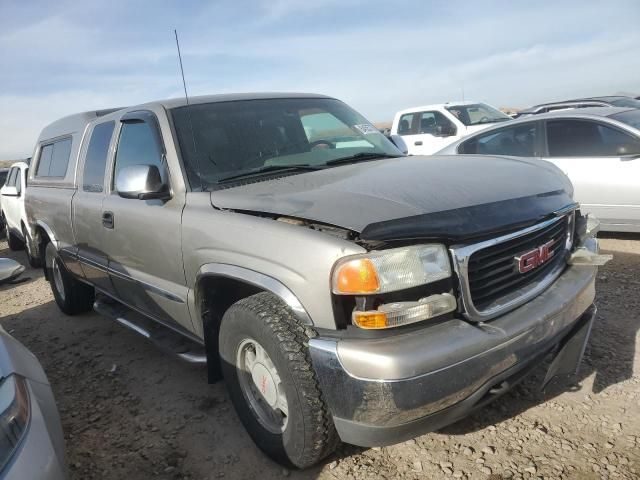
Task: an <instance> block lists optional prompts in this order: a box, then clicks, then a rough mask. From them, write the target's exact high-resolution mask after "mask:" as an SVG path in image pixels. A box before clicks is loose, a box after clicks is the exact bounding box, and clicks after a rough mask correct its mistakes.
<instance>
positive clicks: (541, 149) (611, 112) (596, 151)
mask: <svg viewBox="0 0 640 480" xmlns="http://www.w3.org/2000/svg"><path fill="white" fill-rule="evenodd" d="M459 154H472V155H478V154H481V155H510V156H517V157H538V158H542V159H544V160H548V161H550V162H552V163H553V164H554V165H556V166H558V167H559V168H560V169H561V170H562V171H563V172H564V173H566V174H567V175H568V176H569V178H570V179H571V182H572V183H573V185H574V188H575V198H576V200H577V201H578V202H580V204H581V209H582V211H584V212H587V213H592V214H594V215H595V216H597V217H598V218H599V219H600V221H601V222H602V225H601V227H602V230H608V231H618V232H640V195H639V194H638V192H639V191H640V110H638V109H629V108H614V107H602V108H582V109H576V110H564V111H558V112H551V113H545V114H541V115H536V116H534V117H525V118H519V119H517V120H514V121H512V122H509V123H508V124H505V125H502V126H499V127H495V128H490V129H487V130H485V131H483V132H482V133H479V134H476V135H470V136H468V137H465V138H464V139H462V140H460V141H458V142H456V143H454V144H452V145H449V146H448V147H446V148H444V149H442V150H440V151H439V152H438V153H437V155H459Z"/></svg>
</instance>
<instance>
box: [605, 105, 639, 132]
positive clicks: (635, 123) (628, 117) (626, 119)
mask: <svg viewBox="0 0 640 480" xmlns="http://www.w3.org/2000/svg"><path fill="white" fill-rule="evenodd" d="M611 118H613V119H615V120H618V121H619V122H623V123H626V124H627V125H631V126H632V127H633V128H637V129H638V130H640V110H629V111H627V112H622V113H616V114H614V115H611Z"/></svg>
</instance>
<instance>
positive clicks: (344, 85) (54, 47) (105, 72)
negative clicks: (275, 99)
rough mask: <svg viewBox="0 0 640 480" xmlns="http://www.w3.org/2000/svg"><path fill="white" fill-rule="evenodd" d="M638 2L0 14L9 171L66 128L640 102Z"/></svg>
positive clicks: (175, 5)
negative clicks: (207, 106)
mask: <svg viewBox="0 0 640 480" xmlns="http://www.w3.org/2000/svg"><path fill="white" fill-rule="evenodd" d="M639 24H640V1H639V0H609V1H607V2H604V1H594V0H581V1H571V0H569V1H562V2H559V1H555V0H554V1H546V0H529V1H520V2H515V1H488V0H486V1H485V0H478V1H466V2H463V1H456V0H454V1H431V0H395V1H394V0H382V1H378V0H234V1H226V0H217V1H208V2H205V1H189V0H183V1H180V2H178V1H174V2H170V1H163V0H156V1H152V0H127V1H121V0H109V1H102V2H97V1H91V0H84V1H77V0H76V1H68V0H58V1H56V2H49V1H37V0H36V1H28V2H25V1H23V0H17V1H13V0H0V159H12V158H21V157H26V156H30V155H31V152H32V150H33V148H34V144H35V141H36V139H37V136H38V134H39V132H40V130H41V129H42V128H43V127H44V126H45V125H47V124H48V123H50V122H52V121H54V120H56V119H58V118H60V117H63V116H65V115H69V114H72V113H76V112H80V111H86V110H93V109H101V108H109V107H115V106H126V105H135V104H138V103H144V102H147V101H150V100H154V99H164V98H171V97H177V96H181V95H184V92H183V89H182V81H181V78H180V71H179V64H178V59H177V53H176V45H175V38H174V34H173V29H174V28H175V29H177V30H178V34H179V36H180V47H181V50H182V56H183V63H184V70H185V76H186V81H187V89H188V92H189V94H190V95H204V94H213V93H224V92H252V91H296V92H315V93H324V94H327V95H331V96H334V97H337V98H340V99H341V100H344V101H345V102H347V103H348V104H350V105H351V106H352V107H354V108H355V109H356V110H358V111H359V112H361V113H362V114H364V115H365V117H367V118H368V119H369V120H371V121H373V122H381V121H390V120H391V119H392V117H393V114H394V113H395V112H396V111H398V110H401V109H404V108H408V107H411V106H417V105H425V104H429V103H442V102H446V101H453V100H459V99H461V97H462V96H463V92H464V97H465V98H466V99H467V100H478V101H484V102H487V103H490V104H493V105H495V106H498V107H500V106H509V107H527V106H530V105H533V104H536V103H541V102H546V101H553V100H562V99H568V98H571V97H580V96H590V95H606V94H614V93H618V92H632V93H636V94H637V95H640V55H639V54H638V46H639V45H640V29H639V28H638V25H639Z"/></svg>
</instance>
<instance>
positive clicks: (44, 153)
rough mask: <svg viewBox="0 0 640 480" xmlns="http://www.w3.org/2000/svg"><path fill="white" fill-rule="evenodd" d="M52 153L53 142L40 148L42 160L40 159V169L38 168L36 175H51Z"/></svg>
mask: <svg viewBox="0 0 640 480" xmlns="http://www.w3.org/2000/svg"><path fill="white" fill-rule="evenodd" d="M52 153H53V145H52V144H49V145H45V146H43V147H42V148H41V149H40V161H38V170H36V177H46V176H48V175H49V166H50V165H51V154H52Z"/></svg>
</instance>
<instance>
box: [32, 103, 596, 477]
mask: <svg viewBox="0 0 640 480" xmlns="http://www.w3.org/2000/svg"><path fill="white" fill-rule="evenodd" d="M392 140H393V141H390V140H389V139H388V138H386V137H385V136H383V135H382V134H381V133H380V132H379V131H378V130H377V129H376V128H374V127H373V126H372V125H371V124H370V123H369V122H368V121H367V120H366V119H364V118H363V117H362V116H361V115H360V114H358V113H356V112H355V111H353V110H352V109H351V108H349V107H348V106H347V105H345V104H344V103H342V102H340V101H339V100H336V99H333V98H330V97H325V96H320V95H309V94H242V95H217V96H206V97H198V98H194V99H189V100H167V101H161V102H153V103H148V104H144V105H138V106H134V107H128V108H121V109H114V110H105V111H94V112H86V113H81V114H77V115H72V116H70V117H66V118H63V119H61V120H58V121H57V122H54V123H52V124H51V125H49V126H47V127H46V128H45V129H44V130H43V131H42V133H41V135H40V138H39V139H38V143H37V145H36V149H35V152H34V155H33V158H34V160H33V164H32V168H31V169H30V174H29V187H28V189H27V192H26V211H27V219H28V223H29V225H27V229H28V239H27V241H29V242H31V245H30V248H31V250H30V251H31V252H34V255H36V256H38V257H39V258H40V260H41V261H42V262H43V265H44V268H45V275H46V277H47V279H48V280H49V282H50V285H51V289H52V291H53V294H54V296H55V300H56V302H57V304H58V306H59V307H60V309H61V310H62V311H63V312H64V313H66V314H69V315H73V314H76V313H80V312H85V311H88V310H90V309H92V308H93V309H95V310H96V311H98V312H99V313H101V314H103V315H106V316H108V317H111V318H113V319H114V320H116V321H118V322H120V323H121V324H123V325H126V326H128V327H130V328H132V329H134V330H135V331H137V332H139V333H141V334H143V335H144V336H146V337H148V338H150V339H152V340H154V341H155V342H157V343H158V345H160V346H161V347H163V348H165V349H167V350H169V351H172V352H174V353H176V354H177V355H178V356H180V357H181V358H183V359H185V360H188V361H194V362H203V363H205V362H206V365H207V369H208V372H209V379H210V381H215V380H217V379H218V378H224V381H225V382H226V384H227V386H228V391H229V395H230V398H231V400H232V402H233V404H234V407H235V409H236V411H237V413H238V415H239V417H240V419H241V420H242V422H243V424H244V425H245V427H246V429H247V430H248V432H249V433H250V435H251V437H252V438H253V440H254V441H255V442H256V444H257V445H258V446H259V447H260V448H261V449H262V450H263V451H264V452H266V453H267V454H268V455H269V456H270V457H271V458H273V459H275V460H277V461H279V462H282V463H285V464H289V465H294V466H297V467H300V468H304V467H308V466H310V465H313V464H314V463H316V462H318V461H319V460H321V459H322V458H323V457H325V456H327V455H328V454H329V453H331V451H332V450H333V449H334V448H335V445H336V443H337V442H338V440H339V439H341V440H342V441H344V442H348V443H352V444H356V445H361V446H375V445H387V444H392V443H396V442H399V441H403V440H406V439H408V438H411V437H415V436H417V435H419V434H422V433H424V432H427V431H430V430H434V429H438V428H440V427H442V426H444V425H446V424H449V423H452V422H454V421H456V420H457V419H459V418H461V417H462V416H464V415H466V414H468V413H469V412H470V411H472V410H474V409H476V408H478V407H481V406H482V405H485V404H486V403H487V402H489V401H491V400H493V399H495V398H497V397H498V396H500V395H501V394H503V393H504V392H506V391H508V390H509V388H511V387H512V386H513V385H514V384H515V383H517V382H518V381H519V380H520V379H522V378H523V377H524V376H525V375H526V374H527V373H528V372H530V371H531V370H532V368H533V367H535V366H537V365H540V364H541V363H542V360H543V358H545V357H546V356H547V355H553V360H552V361H551V364H550V367H549V369H548V372H547V377H546V378H545V382H547V381H548V380H549V379H550V378H552V377H554V376H555V375H557V374H560V373H568V372H572V371H575V369H576V368H577V365H578V363H579V361H580V358H581V356H582V353H583V350H584V346H585V344H586V342H587V339H588V336H589V331H590V328H591V325H592V322H593V320H594V318H595V307H594V305H593V302H594V293H595V292H594V279H595V275H596V269H597V265H598V264H601V263H602V262H603V261H605V260H606V258H604V256H602V255H599V254H598V248H597V240H596V239H595V232H596V229H597V226H596V222H595V221H594V220H593V219H590V218H588V217H585V216H583V215H581V214H580V211H579V205H577V204H576V203H575V202H574V201H573V199H572V194H573V189H572V186H571V183H570V182H569V181H568V179H567V178H566V177H565V175H563V174H562V173H561V172H560V171H559V170H558V169H557V168H556V167H555V166H553V165H551V164H550V163H546V162H543V161H535V160H523V159H516V158H504V157H488V156H464V155H461V156H451V157H437V156H433V157H420V156H405V155H403V153H402V152H401V151H400V149H399V148H397V147H396V144H395V143H394V142H397V140H395V139H392ZM398 145H399V143H398Z"/></svg>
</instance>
